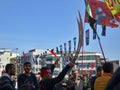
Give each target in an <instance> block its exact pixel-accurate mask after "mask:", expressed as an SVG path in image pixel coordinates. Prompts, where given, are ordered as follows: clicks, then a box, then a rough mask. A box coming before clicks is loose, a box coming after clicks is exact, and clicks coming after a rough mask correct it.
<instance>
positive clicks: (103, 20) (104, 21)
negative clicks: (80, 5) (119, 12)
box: [85, 0, 119, 28]
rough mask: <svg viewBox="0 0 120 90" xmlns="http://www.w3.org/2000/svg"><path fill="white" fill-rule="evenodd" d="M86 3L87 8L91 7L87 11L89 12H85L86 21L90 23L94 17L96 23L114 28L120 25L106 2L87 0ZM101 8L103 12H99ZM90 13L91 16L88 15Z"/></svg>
mask: <svg viewBox="0 0 120 90" xmlns="http://www.w3.org/2000/svg"><path fill="white" fill-rule="evenodd" d="M85 4H86V8H90V9H87V10H86V13H87V14H85V22H86V23H89V22H90V21H91V18H92V19H95V20H96V23H97V24H99V25H105V26H110V27H113V28H116V27H118V26H119V24H118V23H116V20H115V19H114V17H113V15H112V14H111V12H110V10H109V8H108V7H107V6H106V4H105V3H104V2H103V1H100V0H85ZM88 5H89V6H88ZM88 10H90V12H91V14H92V15H91V14H89V13H88ZM99 10H101V12H99V13H98V11H99ZM98 14H99V15H98ZM88 15H89V16H90V15H91V16H90V17H88ZM95 20H93V21H94V22H95ZM91 22H92V21H91ZM99 22H100V23H99ZM91 25H92V26H93V24H91Z"/></svg>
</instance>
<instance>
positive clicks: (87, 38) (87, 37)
mask: <svg viewBox="0 0 120 90" xmlns="http://www.w3.org/2000/svg"><path fill="white" fill-rule="evenodd" d="M85 34H86V45H89V29H88V30H86V33H85Z"/></svg>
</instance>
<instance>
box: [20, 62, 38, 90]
mask: <svg viewBox="0 0 120 90" xmlns="http://www.w3.org/2000/svg"><path fill="white" fill-rule="evenodd" d="M31 67H32V66H31V63H30V62H25V63H24V65H23V68H24V73H22V74H20V75H19V76H18V88H19V90H22V89H23V88H25V87H26V88H28V89H27V90H38V82H37V78H36V76H35V74H34V73H32V72H31Z"/></svg>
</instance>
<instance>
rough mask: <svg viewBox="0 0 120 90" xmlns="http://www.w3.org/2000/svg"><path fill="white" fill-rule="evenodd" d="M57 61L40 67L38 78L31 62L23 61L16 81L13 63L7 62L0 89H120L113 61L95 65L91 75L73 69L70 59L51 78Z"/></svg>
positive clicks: (119, 79) (119, 78)
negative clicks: (93, 73)
mask: <svg viewBox="0 0 120 90" xmlns="http://www.w3.org/2000/svg"><path fill="white" fill-rule="evenodd" d="M58 61H59V60H56V61H55V63H54V64H53V65H52V66H51V68H48V67H47V66H46V67H42V68H41V70H40V73H39V75H40V78H39V79H38V78H37V77H36V75H35V74H34V73H33V72H31V69H32V65H31V63H30V62H25V63H24V64H23V69H24V71H23V73H21V74H19V75H18V76H17V81H15V80H13V79H12V76H13V75H15V71H16V70H15V65H14V64H11V63H9V64H7V65H6V67H5V72H4V73H3V74H2V76H1V77H0V90H120V77H119V75H120V68H118V69H117V70H116V72H115V73H113V69H114V68H113V63H110V62H106V63H104V64H103V65H102V66H99V67H97V70H96V75H95V76H92V74H89V75H86V74H84V75H82V74H80V73H79V69H73V67H74V65H75V63H74V62H72V61H70V62H69V63H68V64H67V65H66V66H65V67H64V68H63V70H62V71H61V72H60V73H59V75H58V76H56V77H54V78H53V77H52V74H53V72H54V68H55V66H56V65H57V64H58ZM70 72H71V73H70ZM16 82H17V88H15V84H16Z"/></svg>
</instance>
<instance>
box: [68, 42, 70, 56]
mask: <svg viewBox="0 0 120 90" xmlns="http://www.w3.org/2000/svg"><path fill="white" fill-rule="evenodd" d="M68 45H69V54H70V53H71V40H69V41H68Z"/></svg>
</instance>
